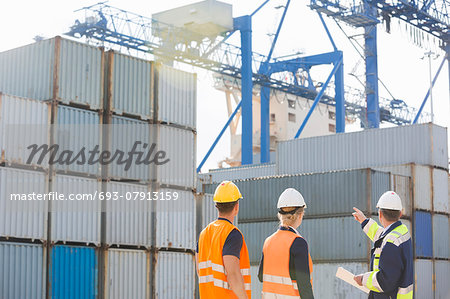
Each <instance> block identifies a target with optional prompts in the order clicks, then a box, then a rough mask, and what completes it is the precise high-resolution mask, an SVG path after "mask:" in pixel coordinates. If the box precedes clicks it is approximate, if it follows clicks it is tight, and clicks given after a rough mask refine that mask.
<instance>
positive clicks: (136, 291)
mask: <svg viewBox="0 0 450 299" xmlns="http://www.w3.org/2000/svg"><path fill="white" fill-rule="evenodd" d="M106 265H107V266H106V269H107V270H106V278H105V294H106V296H105V297H106V298H110V299H113V298H117V299H122V298H149V294H150V290H149V285H148V281H149V279H150V254H149V253H148V252H146V251H142V250H123V249H109V250H108V251H106Z"/></svg>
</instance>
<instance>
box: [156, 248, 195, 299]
mask: <svg viewBox="0 0 450 299" xmlns="http://www.w3.org/2000/svg"><path fill="white" fill-rule="evenodd" d="M194 260H195V258H194V256H193V255H191V254H188V253H180V252H164V251H159V252H157V253H156V257H155V261H156V273H155V274H154V275H155V286H156V290H155V297H156V298H157V299H158V298H159V299H166V298H170V299H185V298H195V276H196V275H197V274H196V273H195V262H194Z"/></svg>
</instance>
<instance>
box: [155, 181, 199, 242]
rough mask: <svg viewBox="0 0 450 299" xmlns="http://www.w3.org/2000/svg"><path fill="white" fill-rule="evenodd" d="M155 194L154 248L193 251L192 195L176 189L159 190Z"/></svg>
mask: <svg viewBox="0 0 450 299" xmlns="http://www.w3.org/2000/svg"><path fill="white" fill-rule="evenodd" d="M157 192H158V194H157V195H155V196H156V197H157V198H158V200H157V201H156V247H164V248H186V249H194V248H195V244H196V242H195V225H196V224H195V219H196V215H195V214H196V213H195V199H194V194H193V193H192V191H181V190H176V189H159V190H158V191H157ZM175 198H177V199H175Z"/></svg>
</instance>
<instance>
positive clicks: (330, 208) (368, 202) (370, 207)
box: [205, 169, 390, 222]
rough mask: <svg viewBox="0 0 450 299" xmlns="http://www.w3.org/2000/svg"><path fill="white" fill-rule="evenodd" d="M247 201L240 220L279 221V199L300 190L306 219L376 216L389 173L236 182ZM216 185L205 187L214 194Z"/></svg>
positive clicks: (354, 171)
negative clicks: (289, 190) (356, 214)
mask: <svg viewBox="0 0 450 299" xmlns="http://www.w3.org/2000/svg"><path fill="white" fill-rule="evenodd" d="M235 183H236V185H237V186H238V187H239V189H240V191H241V193H242V195H243V197H244V199H243V200H242V201H241V202H240V204H241V209H240V212H239V220H240V221H241V222H242V221H258V220H276V214H277V209H276V204H277V201H278V197H279V196H280V194H281V193H282V192H283V191H284V190H285V189H286V188H289V187H291V188H295V189H297V190H299V191H300V192H301V193H302V195H303V196H304V198H305V201H306V204H307V209H306V211H305V215H306V216H318V215H321V216H323V215H332V216H337V215H349V214H350V213H351V212H352V211H353V210H352V208H353V207H358V208H359V209H361V210H362V211H365V212H370V211H372V212H376V208H375V206H376V203H377V201H378V198H379V197H380V195H381V194H383V193H384V192H385V191H387V190H389V189H390V176H389V174H388V173H383V172H377V171H373V170H370V169H360V170H351V171H341V172H329V173H316V174H307V175H293V176H279V177H267V178H258V179H253V180H243V181H235ZM216 185H217V184H212V185H206V186H205V192H207V193H214V190H215V188H216Z"/></svg>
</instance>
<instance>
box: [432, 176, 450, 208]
mask: <svg viewBox="0 0 450 299" xmlns="http://www.w3.org/2000/svg"><path fill="white" fill-rule="evenodd" d="M448 192H449V189H448V172H447V171H445V170H440V169H433V208H434V211H436V212H443V213H450V207H449V205H450V204H449V196H448Z"/></svg>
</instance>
